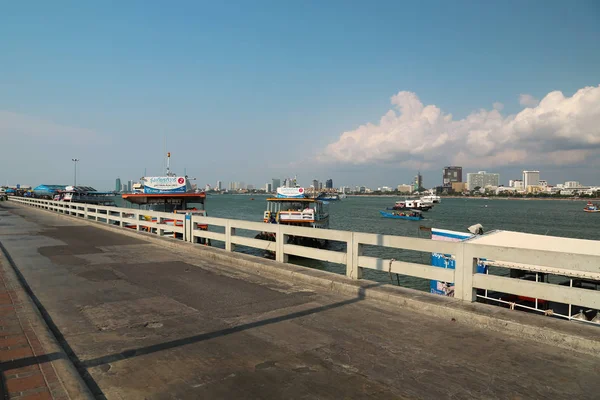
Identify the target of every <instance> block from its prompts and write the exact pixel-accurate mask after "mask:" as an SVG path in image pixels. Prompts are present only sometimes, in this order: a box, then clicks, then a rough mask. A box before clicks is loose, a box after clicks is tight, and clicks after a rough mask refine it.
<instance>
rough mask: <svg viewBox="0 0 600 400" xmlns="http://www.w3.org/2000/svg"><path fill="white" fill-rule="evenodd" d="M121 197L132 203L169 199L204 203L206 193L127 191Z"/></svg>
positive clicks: (167, 200)
mask: <svg viewBox="0 0 600 400" xmlns="http://www.w3.org/2000/svg"><path fill="white" fill-rule="evenodd" d="M122 197H123V199H124V200H126V201H128V202H130V203H134V204H149V203H151V204H152V203H153V204H157V203H168V202H169V201H173V200H175V201H177V202H186V203H201V204H204V200H205V199H206V193H204V192H200V193H156V194H154V193H128V194H124V195H122Z"/></svg>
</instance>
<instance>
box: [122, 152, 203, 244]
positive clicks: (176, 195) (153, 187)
mask: <svg viewBox="0 0 600 400" xmlns="http://www.w3.org/2000/svg"><path fill="white" fill-rule="evenodd" d="M170 157H171V153H167V172H166V175H165V176H149V177H142V178H141V179H140V182H139V183H136V184H134V185H133V186H132V193H128V194H123V195H122V197H123V199H124V200H125V201H127V202H129V203H131V205H136V206H137V208H138V209H142V210H148V211H160V212H167V213H174V214H185V215H199V216H206V215H207V214H206V210H205V207H204V203H205V200H206V193H205V192H202V191H197V190H194V189H193V188H192V185H191V183H190V180H189V178H188V177H187V176H177V175H175V174H174V173H172V172H171V170H170V167H169V165H170ZM144 218H145V220H146V221H151V222H156V220H157V219H156V218H153V217H150V216H146V217H144ZM163 221H164V223H165V224H166V225H171V226H183V221H182V220H181V219H176V218H173V219H163ZM125 226H126V227H127V228H131V229H136V228H137V225H136V224H127V225H125ZM198 229H202V230H206V229H208V226H206V225H198ZM146 230H149V229H148V228H146ZM155 230H156V228H153V231H155ZM165 233H166V234H173V236H174V237H178V235H177V234H176V233H174V232H168V231H165ZM200 243H203V244H204V243H205V242H204V240H201V242H200ZM207 244H208V242H207Z"/></svg>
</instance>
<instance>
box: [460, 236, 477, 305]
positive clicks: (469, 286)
mask: <svg viewBox="0 0 600 400" xmlns="http://www.w3.org/2000/svg"><path fill="white" fill-rule="evenodd" d="M473 250H474V249H473V245H467V244H466V243H459V245H458V247H457V251H456V254H455V259H456V260H455V262H456V264H455V265H456V266H455V270H454V280H455V282H454V297H456V298H458V299H461V300H465V301H468V302H474V301H476V300H477V291H476V290H475V288H474V287H473V274H475V273H477V261H478V260H477V257H476V255H475V252H474V251H473Z"/></svg>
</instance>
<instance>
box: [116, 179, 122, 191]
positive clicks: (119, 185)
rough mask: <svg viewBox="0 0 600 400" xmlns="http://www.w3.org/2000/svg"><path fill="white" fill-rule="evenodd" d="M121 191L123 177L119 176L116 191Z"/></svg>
mask: <svg viewBox="0 0 600 400" xmlns="http://www.w3.org/2000/svg"><path fill="white" fill-rule="evenodd" d="M120 191H121V178H117V180H116V181H115V192H120Z"/></svg>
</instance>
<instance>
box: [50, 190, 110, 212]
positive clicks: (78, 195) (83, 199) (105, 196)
mask: <svg viewBox="0 0 600 400" xmlns="http://www.w3.org/2000/svg"><path fill="white" fill-rule="evenodd" d="M53 200H54V201H65V202H69V203H85V204H95V205H99V206H110V207H116V203H115V197H114V194H113V193H112V192H99V191H97V190H96V189H94V188H93V187H90V186H66V187H65V189H64V190H56V191H55V194H54V197H53Z"/></svg>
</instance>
